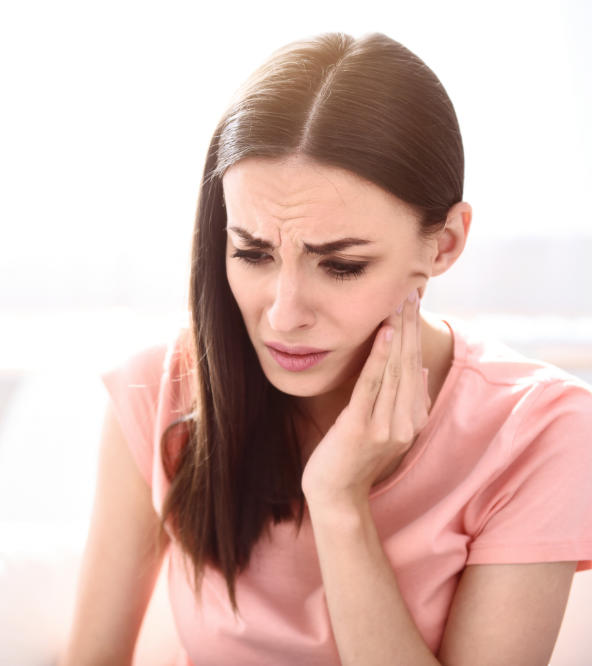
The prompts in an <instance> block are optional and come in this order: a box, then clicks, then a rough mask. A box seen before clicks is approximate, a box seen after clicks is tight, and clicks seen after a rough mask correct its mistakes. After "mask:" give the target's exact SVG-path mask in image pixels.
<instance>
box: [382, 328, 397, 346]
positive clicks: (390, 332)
mask: <svg viewBox="0 0 592 666" xmlns="http://www.w3.org/2000/svg"><path fill="white" fill-rule="evenodd" d="M394 332H395V329H394V328H393V327H392V326H387V328H386V329H385V330H384V339H385V340H386V341H387V342H390V341H391V340H392V339H393V333H394Z"/></svg>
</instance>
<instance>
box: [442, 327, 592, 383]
mask: <svg viewBox="0 0 592 666" xmlns="http://www.w3.org/2000/svg"><path fill="white" fill-rule="evenodd" d="M446 323H448V325H449V326H450V328H451V330H452V331H453V335H454V338H455V344H454V348H455V353H454V363H455V365H457V366H459V367H460V368H462V369H464V370H467V371H469V372H471V373H473V374H476V375H479V376H480V377H481V378H482V380H483V381H484V382H486V383H488V384H490V385H491V386H492V387H494V386H514V387H519V386H528V385H530V386H541V388H542V386H545V385H549V384H565V385H573V386H579V387H580V388H581V389H582V390H583V391H584V392H589V393H590V392H592V386H591V385H590V384H588V383H587V382H585V381H584V380H583V379H580V378H579V377H577V376H575V375H573V374H571V373H569V372H568V371H566V370H564V369H563V368H560V367H558V366H557V365H554V364H552V363H549V362H547V361H545V360H543V359H541V358H536V357H534V356H530V355H528V354H526V353H524V352H522V351H519V350H518V349H515V348H513V347H511V346H509V345H508V344H506V343H505V342H503V341H502V340H500V339H499V338H497V337H495V336H493V335H490V334H489V333H488V332H487V329H486V328H485V327H483V326H480V325H476V324H471V323H470V322H467V321H466V320H462V319H458V318H450V317H448V318H447V320H446Z"/></svg>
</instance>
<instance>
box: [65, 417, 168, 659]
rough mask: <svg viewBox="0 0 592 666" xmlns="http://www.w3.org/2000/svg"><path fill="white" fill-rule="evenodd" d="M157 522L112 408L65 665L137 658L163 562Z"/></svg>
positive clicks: (104, 435) (103, 440)
mask: <svg viewBox="0 0 592 666" xmlns="http://www.w3.org/2000/svg"><path fill="white" fill-rule="evenodd" d="M157 527H158V516H157V514H156V512H155V511H154V508H153V506H152V501H151V493H150V488H149V487H148V485H147V484H146V481H145V480H144V479H143V477H142V476H141V474H140V472H139V470H138V469H137V466H136V464H135V462H134V460H133V458H132V455H131V452H130V450H129V448H128V445H127V443H126V441H125V439H124V436H123V433H122V432H121V428H120V426H119V423H118V421H117V419H116V417H115V415H114V412H113V410H112V408H111V405H109V407H108V409H107V412H106V415H105V421H104V425H103V431H102V435H101V445H100V455H99V468H98V477H97V487H96V493H95V500H94V506H93V513H92V519H91V525H90V530H89V534H88V539H87V543H86V548H85V552H84V556H83V560H82V565H81V569H80V574H79V579H78V591H77V599H76V606H75V610H74V618H73V623H72V627H71V631H70V638H69V642H68V646H67V649H66V652H65V654H64V656H63V657H62V659H61V660H60V662H59V663H60V666H73V665H74V664H75V665H76V666H90V665H92V666H102V665H103V664H104V665H105V666H106V665H107V664H108V665H109V666H120V665H121V666H124V665H125V666H129V664H131V663H132V657H133V652H134V647H135V643H136V639H137V636H138V632H139V629H140V625H141V623H142V618H143V616H144V613H145V611H146V607H147V605H148V602H149V600H150V596H151V594H152V590H153V588H154V584H155V581H156V578H157V576H158V572H159V569H160V566H161V564H162V556H163V553H162V552H161V556H160V557H159V556H157V552H156V548H155V535H156V534H157ZM167 541H168V539H167ZM162 545H163V548H164V546H166V542H165V543H163V544H162Z"/></svg>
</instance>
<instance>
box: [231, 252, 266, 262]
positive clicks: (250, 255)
mask: <svg viewBox="0 0 592 666" xmlns="http://www.w3.org/2000/svg"><path fill="white" fill-rule="evenodd" d="M231 256H232V258H233V259H234V258H237V259H242V260H243V261H245V262H246V263H247V264H262V263H264V260H265V259H271V257H270V256H269V255H268V254H265V252H256V251H253V250H235V251H234V254H232V255H231Z"/></svg>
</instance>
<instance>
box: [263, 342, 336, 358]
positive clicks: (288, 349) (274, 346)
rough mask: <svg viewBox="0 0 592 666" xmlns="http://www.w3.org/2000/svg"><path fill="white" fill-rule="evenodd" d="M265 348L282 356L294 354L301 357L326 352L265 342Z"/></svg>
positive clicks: (314, 348) (312, 348) (324, 350)
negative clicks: (280, 353)
mask: <svg viewBox="0 0 592 666" xmlns="http://www.w3.org/2000/svg"><path fill="white" fill-rule="evenodd" d="M265 346H266V347H271V348H272V349H275V350H277V351H279V352H282V353H283V354H292V355H294V354H296V355H299V356H303V355H305V354H322V353H324V352H326V351H327V350H326V349H317V348H316V347H303V346H301V345H296V346H294V347H288V345H282V344H280V343H279V342H266V343H265Z"/></svg>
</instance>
